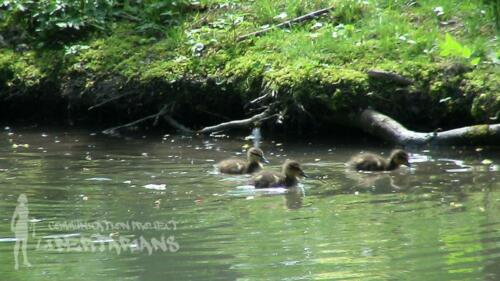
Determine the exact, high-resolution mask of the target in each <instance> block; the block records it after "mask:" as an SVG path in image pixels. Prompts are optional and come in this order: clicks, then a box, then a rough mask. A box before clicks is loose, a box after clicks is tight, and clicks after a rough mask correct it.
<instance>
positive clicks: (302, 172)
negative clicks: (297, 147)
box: [300, 171, 309, 178]
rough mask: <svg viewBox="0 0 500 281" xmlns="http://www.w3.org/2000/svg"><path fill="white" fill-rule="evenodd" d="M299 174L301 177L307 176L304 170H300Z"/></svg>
mask: <svg viewBox="0 0 500 281" xmlns="http://www.w3.org/2000/svg"><path fill="white" fill-rule="evenodd" d="M300 176H301V177H303V178H308V177H309V176H308V175H306V173H304V171H300Z"/></svg>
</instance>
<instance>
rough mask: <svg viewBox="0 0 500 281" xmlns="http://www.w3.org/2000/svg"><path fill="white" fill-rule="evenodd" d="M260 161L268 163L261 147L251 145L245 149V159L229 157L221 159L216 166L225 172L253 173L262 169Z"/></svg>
mask: <svg viewBox="0 0 500 281" xmlns="http://www.w3.org/2000/svg"><path fill="white" fill-rule="evenodd" d="M261 162H264V163H269V161H267V159H266V157H264V152H263V151H262V150H261V149H259V148H256V147H252V148H250V149H249V150H248V151H247V161H245V160H243V159H236V158H231V159H226V160H222V161H221V162H219V163H217V165H216V167H217V169H219V171H220V172H221V173H225V174H253V173H255V172H258V171H260V170H261V169H262V164H261Z"/></svg>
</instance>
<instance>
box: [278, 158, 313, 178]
mask: <svg viewBox="0 0 500 281" xmlns="http://www.w3.org/2000/svg"><path fill="white" fill-rule="evenodd" d="M283 174H285V176H286V177H288V178H298V177H303V178H305V177H307V176H306V174H305V173H304V171H303V170H302V168H301V167H300V164H299V162H297V161H295V160H286V161H285V164H283Z"/></svg>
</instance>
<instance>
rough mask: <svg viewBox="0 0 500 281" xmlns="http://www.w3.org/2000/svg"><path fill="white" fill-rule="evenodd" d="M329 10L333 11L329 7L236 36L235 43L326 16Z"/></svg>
mask: <svg viewBox="0 0 500 281" xmlns="http://www.w3.org/2000/svg"><path fill="white" fill-rule="evenodd" d="M331 10H333V7H329V8H325V9H321V10H317V11H314V12H311V13H309V14H305V15H303V16H300V17H296V18H294V19H291V20H287V21H285V22H282V23H280V24H277V25H274V26H271V27H268V28H264V29H262V30H259V31H255V32H252V33H248V34H245V35H241V36H238V39H237V41H238V42H239V41H243V40H245V39H247V38H248V37H253V36H260V35H262V34H264V33H266V32H269V31H270V30H273V29H275V28H282V27H285V26H290V25H292V24H293V23H298V22H303V21H306V20H310V19H313V18H315V17H318V16H320V15H323V14H326V13H328V12H330V11H331Z"/></svg>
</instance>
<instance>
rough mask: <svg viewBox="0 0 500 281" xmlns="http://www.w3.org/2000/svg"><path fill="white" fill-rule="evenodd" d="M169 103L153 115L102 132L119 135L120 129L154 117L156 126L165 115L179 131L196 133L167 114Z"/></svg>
mask: <svg viewBox="0 0 500 281" xmlns="http://www.w3.org/2000/svg"><path fill="white" fill-rule="evenodd" d="M168 107H169V105H168V104H166V105H164V106H163V107H162V108H161V109H160V111H158V113H155V114H151V115H148V116H146V117H143V118H141V119H138V120H135V121H133V122H130V123H127V124H123V125H119V126H116V127H113V128H109V129H106V130H103V131H102V133H103V134H106V135H117V131H118V130H121V129H125V128H129V127H132V126H135V125H137V124H140V123H142V122H144V121H147V120H149V119H154V122H153V126H156V125H157V124H158V121H159V118H160V117H161V116H163V118H164V119H165V120H166V121H167V122H168V123H169V124H170V125H171V126H172V127H174V128H176V129H178V130H179V131H182V132H184V133H189V134H192V133H194V131H193V130H191V129H189V128H187V127H185V126H184V125H182V124H181V123H179V122H177V121H176V120H175V119H173V118H172V117H170V116H169V115H166V113H167V109H168Z"/></svg>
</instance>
